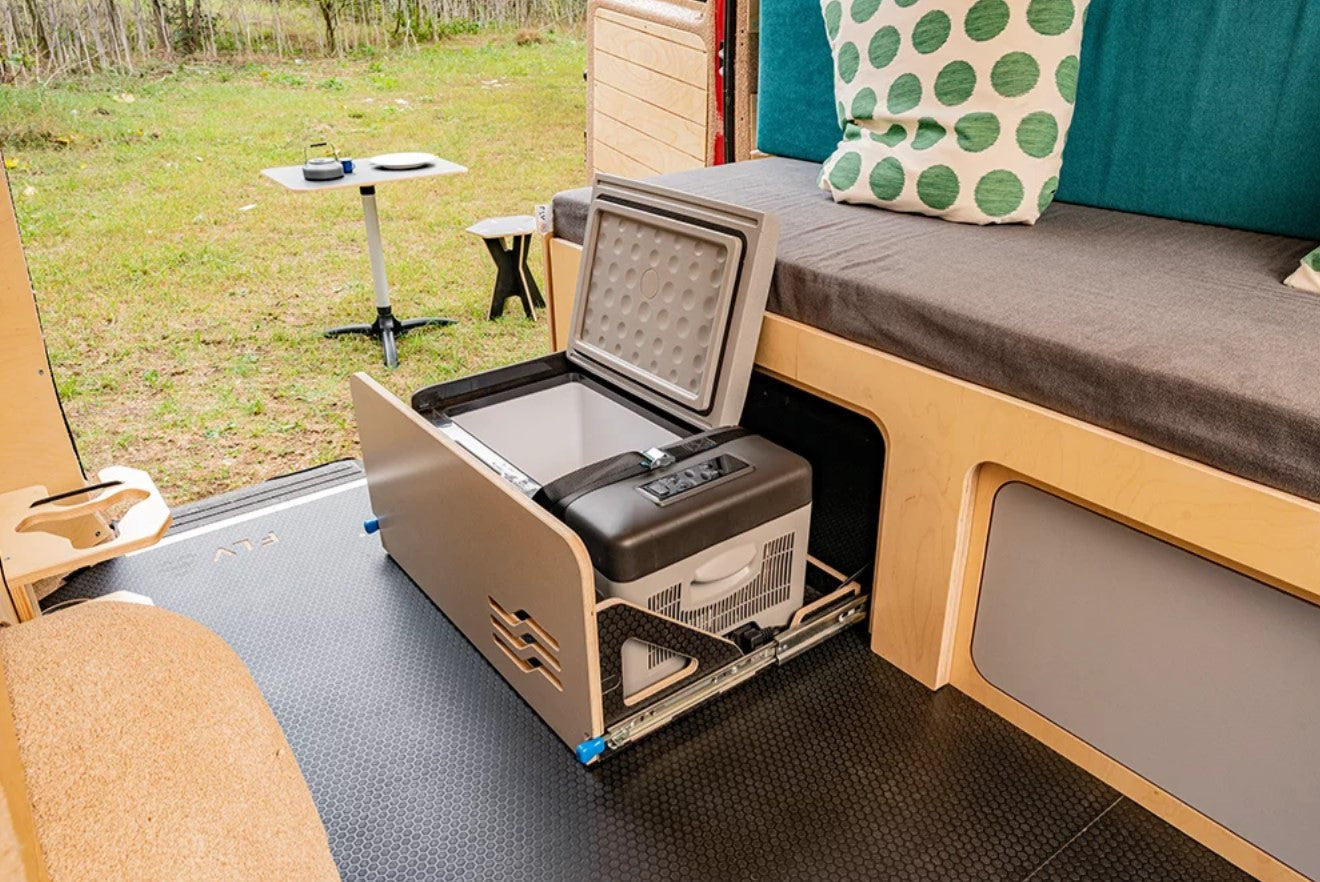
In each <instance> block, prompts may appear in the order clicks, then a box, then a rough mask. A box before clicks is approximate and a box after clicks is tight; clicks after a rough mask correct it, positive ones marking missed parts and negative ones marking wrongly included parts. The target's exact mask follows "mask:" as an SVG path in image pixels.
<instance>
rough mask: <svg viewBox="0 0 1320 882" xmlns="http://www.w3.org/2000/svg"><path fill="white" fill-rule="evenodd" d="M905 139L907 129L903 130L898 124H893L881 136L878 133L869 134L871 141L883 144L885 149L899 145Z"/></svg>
mask: <svg viewBox="0 0 1320 882" xmlns="http://www.w3.org/2000/svg"><path fill="white" fill-rule="evenodd" d="M906 137H907V129H905V128H903V127H902V126H901V125H899V124H898V123H894V124H893V125H892V126H890V127H889V128H888V129H886V130H885V132H884V133H883V134H881V133H880V132H872V133H871V140H872V141H879V142H880V143H881V144H884V145H885V146H886V147H894V146H896V145H898V144H901V143H903V139H904V138H906Z"/></svg>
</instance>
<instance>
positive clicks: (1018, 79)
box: [840, 52, 1040, 98]
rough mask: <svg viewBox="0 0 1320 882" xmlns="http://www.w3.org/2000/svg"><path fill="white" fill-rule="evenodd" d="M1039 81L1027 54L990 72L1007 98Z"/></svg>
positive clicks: (1014, 56) (1014, 54)
mask: <svg viewBox="0 0 1320 882" xmlns="http://www.w3.org/2000/svg"><path fill="white" fill-rule="evenodd" d="M840 64H842V60H840ZM1039 81H1040V65H1039V64H1038V63H1037V62H1036V59H1034V58H1032V57H1031V56H1030V55H1028V54H1027V53H1025V52H1010V53H1008V54H1007V55H1005V56H1004V57H1003V58H1001V59H999V60H998V61H996V62H995V66H994V67H993V68H992V69H991V70H990V83H991V85H993V86H994V87H995V91H996V92H998V93H999V94H1000V95H1002V96H1004V97H1005V98H1018V97H1021V96H1022V95H1025V94H1027V93H1028V92H1030V91H1031V90H1032V89H1034V88H1036V83H1037V82H1039Z"/></svg>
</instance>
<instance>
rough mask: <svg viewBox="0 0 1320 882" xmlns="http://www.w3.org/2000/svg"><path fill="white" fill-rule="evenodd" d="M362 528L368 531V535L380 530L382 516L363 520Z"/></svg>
mask: <svg viewBox="0 0 1320 882" xmlns="http://www.w3.org/2000/svg"><path fill="white" fill-rule="evenodd" d="M362 529H364V530H366V531H367V535H368V536H370V535H371V534H372V533H379V532H380V518H368V519H367V520H365V521H363V522H362Z"/></svg>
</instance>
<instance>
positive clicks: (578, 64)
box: [0, 33, 585, 504]
mask: <svg viewBox="0 0 1320 882" xmlns="http://www.w3.org/2000/svg"><path fill="white" fill-rule="evenodd" d="M584 63H585V49H584V46H583V44H582V42H581V41H580V40H579V39H577V38H575V37H571V36H564V35H554V34H551V35H548V36H547V39H546V41H545V42H543V43H540V44H533V45H527V46H518V45H516V44H515V41H514V39H513V35H512V34H511V33H495V34H490V33H483V34H481V35H478V36H475V37H464V38H455V39H452V40H450V41H449V42H446V43H443V44H441V45H438V46H433V47H428V48H423V49H420V50H408V51H399V52H393V53H389V54H383V55H381V56H379V57H377V58H375V59H367V58H363V59H350V60H315V61H307V62H304V63H301V64H298V63H294V62H290V61H282V62H278V63H276V62H272V63H271V64H269V65H260V64H249V65H243V66H190V67H186V68H184V69H181V70H161V71H157V72H155V73H148V74H146V75H142V76H133V77H128V76H122V77H119V76H99V77H95V78H92V79H84V80H78V81H74V82H69V83H64V84H57V85H54V86H48V87H41V86H35V85H34V86H26V87H24V86H20V87H11V86H5V87H0V143H2V144H3V146H4V150H5V156H6V159H7V161H8V163H9V164H10V165H11V166H12V167H11V169H10V171H9V177H10V185H11V188H12V190H13V195H14V201H15V203H16V205H17V208H18V215H19V219H20V223H21V226H22V230H23V235H24V242H25V244H26V248H27V256H28V261H29V266H30V269H31V273H32V277H33V282H34V285H35V288H36V291H37V299H38V303H39V305H40V307H41V311H42V320H43V323H44V326H45V332H46V342H47V345H48V347H49V349H50V356H51V360H52V362H53V364H54V372H55V378H56V382H57V383H58V386H59V389H60V393H61V395H62V397H63V400H64V405H65V409H66V411H67V415H68V419H69V423H70V424H71V425H72V427H73V431H74V434H75V435H76V437H77V439H78V445H79V449H80V451H81V453H82V457H83V462H84V465H85V466H86V467H87V469H88V470H89V471H94V470H96V469H98V468H101V467H103V466H105V465H109V464H112V463H120V464H124V465H133V466H139V467H141V468H145V469H147V470H148V471H150V472H151V473H152V474H153V475H154V476H155V478H156V480H157V482H158V483H159V485H160V487H161V489H162V490H163V491H164V493H165V494H166V497H167V498H168V499H169V500H170V501H171V502H172V503H175V504H178V503H182V502H185V501H188V500H191V499H195V498H198V497H201V496H206V495H209V494H212V493H216V492H220V491H223V490H226V489H232V488H235V487H239V486H243V485H246V484H251V483H253V482H256V481H259V480H262V479H263V478H267V477H270V476H273V475H277V474H281V473H284V472H288V471H292V470H294V469H299V468H303V467H306V466H310V465H314V464H316V463H320V462H325V461H327V460H330V459H335V458H338V457H343V456H354V455H356V444H357V437H356V429H355V427H354V423H353V414H352V408H351V406H350V402H349V395H348V376H349V375H350V374H351V373H353V372H355V371H360V370H365V371H369V372H370V373H371V374H372V375H373V376H375V377H377V378H378V379H380V380H382V382H384V383H385V385H386V386H388V387H389V388H390V389H391V390H393V391H394V392H396V393H398V394H400V395H404V396H406V395H407V394H409V393H411V392H412V391H413V390H415V389H417V388H419V387H421V386H423V385H426V384H429V383H433V382H438V381H441V380H444V379H446V378H450V377H454V376H458V375H462V374H467V373H470V372H473V371H477V370H482V369H484V368H490V367H494V366H497V365H501V364H506V363H509V362H513V361H518V360H521V359H525V358H528V357H531V356H534V355H537V354H539V353H542V352H544V351H545V350H546V349H547V348H548V335H547V330H546V326H545V321H544V318H542V319H541V321H540V322H539V323H532V322H530V321H527V320H526V319H524V318H522V316H521V309H520V308H518V307H517V304H516V301H510V303H509V309H508V310H506V316H505V317H504V318H503V319H501V320H500V321H497V322H489V321H487V320H486V318H485V313H486V310H487V308H488V306H489V302H490V286H491V284H492V282H493V280H494V264H493V263H492V262H491V260H490V256H489V255H488V254H487V253H486V251H485V248H484V247H483V246H482V244H481V242H480V240H478V239H476V238H474V237H472V236H469V235H467V234H466V233H464V232H463V231H464V229H465V228H466V227H467V226H468V225H469V224H471V223H473V222H474V221H477V220H480V219H482V218H484V217H487V216H492V215H502V214H527V213H530V212H531V209H532V206H533V205H534V204H535V203H537V202H540V201H545V200H547V199H548V198H549V197H550V196H551V195H552V194H553V193H555V192H556V191H557V190H560V189H564V188H566V187H571V186H578V185H580V184H581V183H583V182H584V179H585V171H584V167H583V157H582V154H583V141H582V130H583V123H584V116H585V111H584V101H585V95H584V89H583V83H582V70H583V66H584ZM322 139H328V140H331V141H333V142H334V143H335V144H336V145H338V147H339V148H340V151H341V153H343V154H345V155H350V156H355V157H364V156H371V155H374V154H377V153H383V152H388V151H396V150H427V151H430V152H434V153H436V154H439V155H440V156H443V157H446V158H448V159H452V160H454V161H456V162H459V163H461V164H463V165H466V166H467V167H468V168H469V169H471V171H470V173H469V174H467V175H465V176H461V177H450V178H434V179H430V180H422V181H415V182H407V183H401V184H396V185H392V186H385V187H381V188H380V190H379V194H378V200H379V208H380V217H381V228H382V237H383V239H384V242H385V256H386V265H387V269H388V273H389V278H390V284H391V288H392V293H393V300H394V308H395V314H396V315H399V316H401V317H405V318H406V317H413V316H419V315H447V316H452V317H455V318H458V319H459V320H460V321H459V324H457V325H454V326H451V327H449V328H443V329H428V330H425V331H419V332H415V333H413V334H411V335H409V336H407V337H405V338H403V340H402V341H401V342H400V346H399V351H400V358H401V360H402V365H401V367H400V368H399V370H397V371H394V372H387V371H386V370H385V368H384V367H383V365H382V364H381V360H380V348H379V345H378V344H377V343H376V342H375V341H373V340H370V339H368V338H365V337H350V338H342V339H338V340H328V339H324V338H322V337H321V334H320V332H321V330H322V329H324V328H327V327H331V326H333V325H339V324H347V323H352V322H359V321H369V320H370V319H371V318H373V317H374V312H375V309H374V306H373V303H372V290H371V281H370V273H369V270H368V266H367V256H366V237H365V232H364V229H363V226H362V207H361V202H360V200H359V198H358V196H357V193H356V192H354V191H352V190H345V191H339V192H334V193H320V194H294V193H290V192H287V191H285V190H283V189H282V188H281V187H279V186H278V185H276V184H275V183H274V182H272V181H269V180H267V179H265V178H264V177H262V176H261V174H260V171H261V169H262V168H265V167H268V166H273V165H288V164H292V163H295V162H300V161H301V159H302V148H303V145H304V144H306V143H308V142H311V141H317V140H322ZM540 265H541V264H540V254H539V251H538V252H537V253H535V254H533V259H532V266H533V268H534V270H535V271H536V274H537V276H538V278H539V277H540V276H541V272H540ZM541 281H542V282H544V280H543V279H542V280H541Z"/></svg>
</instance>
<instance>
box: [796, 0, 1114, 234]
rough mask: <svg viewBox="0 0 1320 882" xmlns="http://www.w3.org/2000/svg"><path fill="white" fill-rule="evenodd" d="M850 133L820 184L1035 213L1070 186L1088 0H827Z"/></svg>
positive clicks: (855, 192)
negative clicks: (1069, 146)
mask: <svg viewBox="0 0 1320 882" xmlns="http://www.w3.org/2000/svg"><path fill="white" fill-rule="evenodd" d="M820 2H821V6H820V9H821V14H822V16H823V17H824V21H825V32H826V34H827V35H828V36H829V39H830V47H831V50H832V51H833V53H834V70H835V97H836V99H837V103H838V111H839V114H840V125H841V127H842V128H843V133H844V134H843V138H842V140H841V142H840V144H839V148H838V150H837V151H836V152H835V154H834V155H833V156H832V157H830V159H829V160H827V161H826V163H825V165H824V167H823V169H822V173H821V177H820V183H821V187H822V188H823V189H825V190H828V191H829V192H830V193H831V194H832V195H833V196H834V198H835V200H836V201H838V202H855V203H869V204H873V205H879V206H882V207H884V208H889V209H891V210H895V211H911V212H918V213H922V214H931V215H936V216H938V217H944V218H947V219H949V220H953V221H958V222H962V223H977V224H987V223H1034V222H1035V221H1036V218H1038V217H1039V216H1040V213H1041V212H1042V211H1044V210H1045V209H1046V207H1048V206H1049V204H1050V203H1051V202H1052V201H1053V199H1054V194H1055V191H1056V190H1057V189H1058V186H1059V169H1060V165H1061V163H1062V153H1063V145H1064V139H1065V138H1066V136H1067V132H1068V126H1069V125H1070V124H1071V122H1072V110H1073V108H1072V105H1073V102H1074V101H1075V100H1076V94H1077V72H1078V55H1079V51H1080V48H1081V37H1082V27H1083V22H1084V20H1085V13H1086V6H1087V3H1088V2H1089V0H820Z"/></svg>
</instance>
